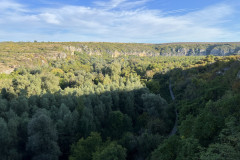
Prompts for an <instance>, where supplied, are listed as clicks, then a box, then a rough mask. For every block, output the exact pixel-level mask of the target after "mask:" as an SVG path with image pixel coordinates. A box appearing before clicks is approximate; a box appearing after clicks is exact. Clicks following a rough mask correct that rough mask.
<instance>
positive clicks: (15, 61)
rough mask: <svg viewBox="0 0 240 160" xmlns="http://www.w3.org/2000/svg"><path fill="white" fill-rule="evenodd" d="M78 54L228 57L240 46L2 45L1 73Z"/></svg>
mask: <svg viewBox="0 0 240 160" xmlns="http://www.w3.org/2000/svg"><path fill="white" fill-rule="evenodd" d="M77 54H88V55H98V56H105V57H106V56H107V57H118V56H131V55H137V56H206V55H214V56H227V55H233V54H235V55H236V54H240V43H170V44H136V43H100V42H99V43H97V42H59V43H57V42H40V43H38V42H35V43H31V42H17V43H14V42H2V43H0V72H4V73H10V72H11V71H12V70H14V68H17V67H19V66H28V67H30V66H36V65H40V66H41V65H44V64H45V63H47V61H49V60H56V59H62V58H72V57H74V55H77Z"/></svg>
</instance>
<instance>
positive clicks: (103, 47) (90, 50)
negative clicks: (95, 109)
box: [63, 43, 240, 57]
mask: <svg viewBox="0 0 240 160" xmlns="http://www.w3.org/2000/svg"><path fill="white" fill-rule="evenodd" d="M63 48H64V50H65V51H66V52H68V53H69V52H70V53H71V55H74V53H76V52H78V53H80V54H81V53H87V54H89V55H103V54H105V53H106V54H109V55H111V56H112V57H118V56H127V55H136V56H159V55H160V56H206V55H214V56H228V55H232V54H240V43H239V44H238V43H236V44H235V43H233V44H231V43H229V44H228V43H226V44H225V43H209V44H208V43H193V44H191V43H190V44H188V43H186V44H185V43H182V44H159V45H154V44H148V45H146V44H127V43H126V44H118V43H79V44H76V45H75V46H71V45H69V46H64V47H63Z"/></svg>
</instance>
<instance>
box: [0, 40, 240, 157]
mask: <svg viewBox="0 0 240 160" xmlns="http://www.w3.org/2000/svg"><path fill="white" fill-rule="evenodd" d="M46 44H47V45H46ZM63 44H64V43H63ZM63 44H62V43H23V42H21V43H10V42H8V43H1V46H0V48H1V51H0V54H1V55H2V56H1V57H0V60H1V62H0V64H1V66H2V69H3V70H4V69H6V68H8V67H9V68H11V66H10V65H12V68H11V69H12V70H11V71H10V73H1V74H0V90H1V94H0V159H1V160H11V159H14V160H22V159H24V160H25V159H33V160H42V159H44V160H57V159H61V160H66V159H70V160H125V159H129V160H130V159H131V160H138V159H148V160H159V159H161V160H198V159H201V160H216V159H220V160H224V159H234V160H235V159H239V157H240V146H239V144H240V127H239V121H240V119H239V117H240V108H239V106H240V56H237V55H234V56H226V57H219V56H213V55H208V56H171V57H164V56H157V57H154V56H144V57H142V56H136V55H121V54H120V55H118V56H117V57H114V56H111V55H110V56H109V55H108V54H105V53H104V52H102V50H101V49H103V48H104V47H106V48H105V49H104V51H105V50H108V48H109V47H112V48H113V50H115V48H117V47H119V46H121V45H122V46H121V47H120V48H124V47H125V50H124V52H125V51H126V52H127V51H128V49H129V48H130V49H129V50H130V51H131V50H132V49H133V48H134V47H136V46H137V47H136V49H135V50H138V49H139V48H140V49H141V47H143V48H144V47H145V46H147V47H150V48H153V46H154V47H155V48H154V50H158V48H156V47H157V45H150V44H129V45H127V44H108V43H107V44H105V43H104V44H101V43H99V44H98V43H97V44H95V43H87V45H88V46H90V45H93V46H92V47H99V48H96V49H98V50H99V53H103V54H101V55H96V54H93V55H90V54H89V53H83V51H82V50H76V48H75V49H74V50H73V48H72V49H71V48H69V46H74V45H76V44H77V43H72V44H71V45H70V43H67V44H68V45H66V46H68V47H67V48H65V49H66V50H67V51H66V53H65V52H63V50H61V49H63V48H61V47H62V45H63ZM58 45H59V48H57V47H56V46H58ZM64 45H65V44H64ZM174 45H176V46H177V45H179V44H174ZM181 45H196V46H197V45H199V44H181ZM201 45H202V46H208V45H210V44H201ZM221 45H222V44H221ZM231 45H238V44H231ZM36 46H38V47H36ZM40 46H41V47H43V46H45V47H46V48H44V47H43V48H41V47H40ZM138 46H139V48H138ZM158 46H160V45H158ZM166 46H167V44H166ZM32 47H33V48H32ZM47 47H50V48H47ZM52 47H53V48H54V47H56V48H55V50H52ZM75 47H76V46H75ZM131 47H132V48H131ZM31 49H32V50H31ZM50 50H51V51H52V52H48V51H50ZM111 51H112V50H110V52H111ZM53 52H55V53H53ZM72 52H73V54H72ZM91 52H94V50H92V51H91ZM159 53H160V52H159ZM16 55H18V56H16ZM51 56H52V57H51ZM24 60H26V61H25V62H23V61H24ZM4 67H5V68H4ZM9 68H8V69H9ZM170 83H171V85H170V88H171V90H172V91H173V93H174V95H175V100H172V98H171V96H170V92H169V84H170ZM175 111H176V112H175ZM176 113H177V115H178V116H177V117H176ZM175 122H177V128H178V129H177V130H176V132H174V133H173V134H171V133H172V132H171V131H172V129H173V127H174V124H175Z"/></svg>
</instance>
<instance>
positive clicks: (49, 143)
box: [27, 110, 60, 160]
mask: <svg viewBox="0 0 240 160" xmlns="http://www.w3.org/2000/svg"><path fill="white" fill-rule="evenodd" d="M46 112H47V111H46V110H38V111H37V112H36V113H35V114H34V116H33V118H32V119H31V120H30V122H29V124H28V135H29V137H28V142H27V150H28V151H29V153H30V155H31V157H32V159H33V160H42V159H45V160H57V159H58V156H59V155H60V150H59V147H58V144H57V133H56V129H55V126H54V125H53V123H52V120H51V118H50V117H49V116H48V114H47V113H46Z"/></svg>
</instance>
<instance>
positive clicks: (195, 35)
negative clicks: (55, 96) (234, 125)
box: [0, 0, 240, 43]
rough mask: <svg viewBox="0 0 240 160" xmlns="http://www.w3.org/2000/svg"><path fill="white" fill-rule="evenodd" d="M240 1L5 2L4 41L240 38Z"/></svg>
mask: <svg viewBox="0 0 240 160" xmlns="http://www.w3.org/2000/svg"><path fill="white" fill-rule="evenodd" d="M239 7H240V1H239V0H34V1H33V0H0V41H34V40H37V41H100V42H138V43H165V42H206V41H207V42H213V41H215V42H222V41H224V42H228V41H240V18H239V17H240V10H239Z"/></svg>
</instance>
